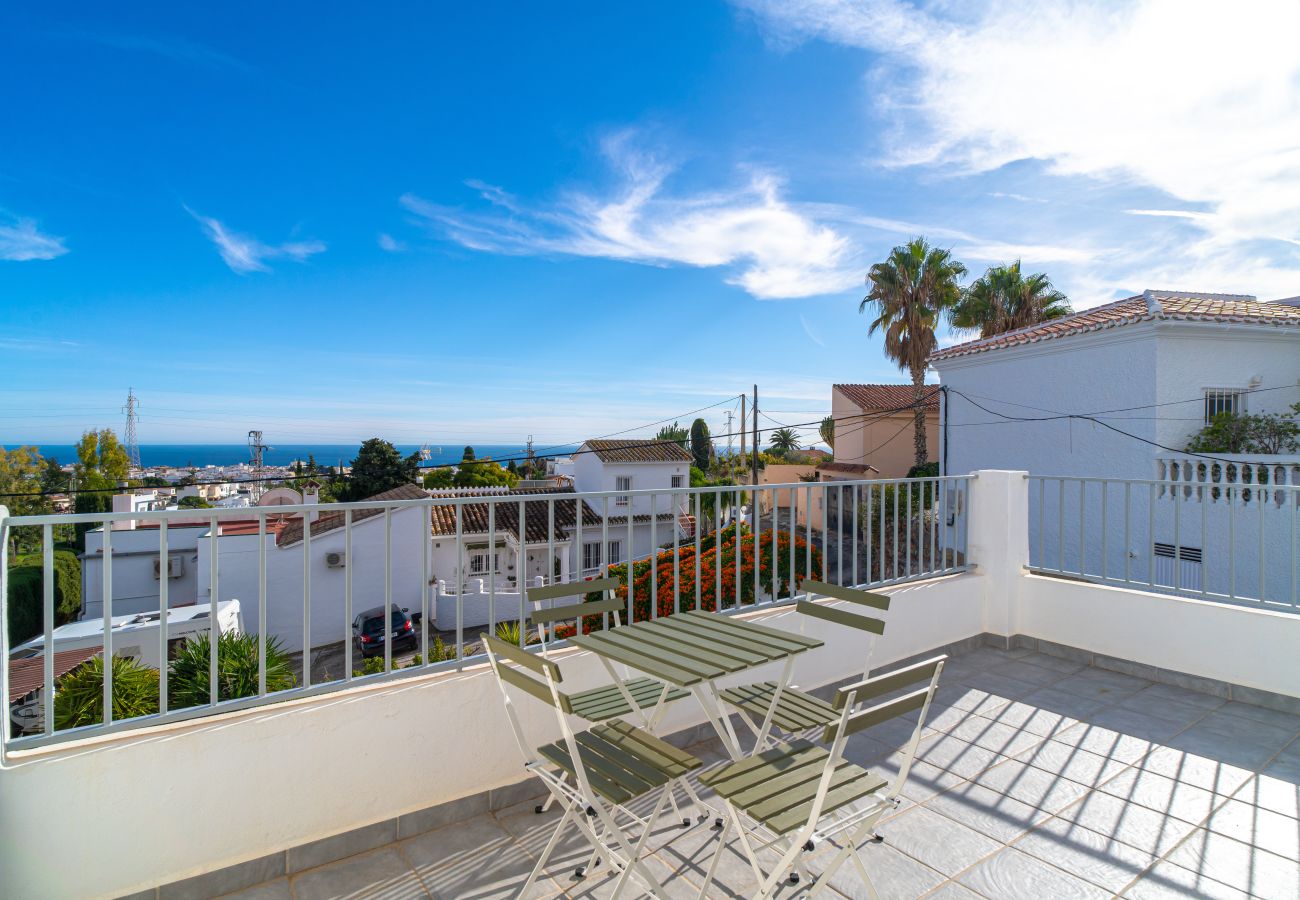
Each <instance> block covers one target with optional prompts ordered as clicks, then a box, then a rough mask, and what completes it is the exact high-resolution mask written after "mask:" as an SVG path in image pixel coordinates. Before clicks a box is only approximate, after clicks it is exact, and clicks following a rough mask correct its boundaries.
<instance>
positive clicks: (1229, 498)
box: [1223, 486, 1238, 600]
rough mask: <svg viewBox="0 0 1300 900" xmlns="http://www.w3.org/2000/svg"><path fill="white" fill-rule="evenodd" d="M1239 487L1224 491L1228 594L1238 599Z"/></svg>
mask: <svg viewBox="0 0 1300 900" xmlns="http://www.w3.org/2000/svg"><path fill="white" fill-rule="evenodd" d="M1237 490H1238V489H1237V488H1234V487H1233V486H1229V487H1227V488H1226V489H1225V491H1224V498H1225V501H1226V502H1225V503H1224V504H1223V508H1224V511H1225V512H1227V514H1228V596H1229V597H1231V598H1232V599H1234V600H1235V599H1237V510H1236V504H1237V501H1236V500H1235V499H1234V497H1233V495H1234V492H1235V491H1237Z"/></svg>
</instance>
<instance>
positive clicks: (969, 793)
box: [925, 783, 1050, 843]
mask: <svg viewBox="0 0 1300 900" xmlns="http://www.w3.org/2000/svg"><path fill="white" fill-rule="evenodd" d="M925 805H926V808H928V809H932V810H934V811H935V812H937V813H939V814H941V815H944V816H947V817H948V818H950V819H953V820H954V821H957V822H960V823H961V824H963V825H965V826H966V827H967V828H972V829H974V830H975V831H978V832H979V833H980V834H982V835H985V836H987V837H990V838H993V840H995V841H998V842H1000V843H1007V842H1009V841H1013V840H1015V839H1016V838H1018V837H1020V835H1022V834H1024V833H1025V832H1026V831H1028V830H1029V829H1030V828H1033V827H1034V825H1036V824H1038V823H1039V822H1041V821H1043V820H1044V819H1046V818H1047V817H1048V816H1049V815H1050V813H1047V812H1044V811H1043V810H1041V809H1038V808H1037V807H1034V806H1030V805H1029V804H1028V803H1022V802H1020V801H1019V800H1015V799H1013V798H1011V797H1007V796H1005V795H1003V794H999V793H998V792H996V791H992V790H989V789H988V788H986V787H982V786H980V785H978V784H974V783H971V784H963V785H958V786H957V787H955V788H953V789H952V790H950V791H944V792H943V793H942V794H939V795H938V796H935V797H932V798H930V799H929V800H927V801H926V803H925Z"/></svg>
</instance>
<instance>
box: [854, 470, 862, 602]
mask: <svg viewBox="0 0 1300 900" xmlns="http://www.w3.org/2000/svg"><path fill="white" fill-rule="evenodd" d="M860 487H861V485H860V484H858V483H857V482H856V481H855V482H854V483H853V586H854V587H860V586H861V585H862V582H861V581H860V580H858V508H859V506H860V505H861V503H862V492H861V491H860V490H859V488H860Z"/></svg>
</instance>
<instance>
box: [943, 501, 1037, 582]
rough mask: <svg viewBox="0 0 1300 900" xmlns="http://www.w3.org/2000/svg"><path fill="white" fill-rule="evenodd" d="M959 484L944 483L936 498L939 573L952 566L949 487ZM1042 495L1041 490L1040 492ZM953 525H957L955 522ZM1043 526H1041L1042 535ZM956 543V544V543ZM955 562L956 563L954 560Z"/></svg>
mask: <svg viewBox="0 0 1300 900" xmlns="http://www.w3.org/2000/svg"><path fill="white" fill-rule="evenodd" d="M956 483H957V482H955V481H953V482H949V481H944V482H943V483H942V484H940V485H939V486H938V491H939V496H938V497H937V498H936V507H935V508H936V511H937V513H938V537H937V538H936V543H938V544H939V545H940V546H939V571H940V572H947V571H948V569H950V568H951V566H949V565H948V485H949V484H956ZM1040 493H1041V490H1040ZM953 524H954V525H955V524H956V520H954V522H953ZM1041 530H1042V526H1041V523H1040V525H1039V531H1040V533H1041ZM954 543H955V542H954ZM953 562H956V560H955V559H954V560H953Z"/></svg>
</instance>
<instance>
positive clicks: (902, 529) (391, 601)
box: [0, 476, 973, 752]
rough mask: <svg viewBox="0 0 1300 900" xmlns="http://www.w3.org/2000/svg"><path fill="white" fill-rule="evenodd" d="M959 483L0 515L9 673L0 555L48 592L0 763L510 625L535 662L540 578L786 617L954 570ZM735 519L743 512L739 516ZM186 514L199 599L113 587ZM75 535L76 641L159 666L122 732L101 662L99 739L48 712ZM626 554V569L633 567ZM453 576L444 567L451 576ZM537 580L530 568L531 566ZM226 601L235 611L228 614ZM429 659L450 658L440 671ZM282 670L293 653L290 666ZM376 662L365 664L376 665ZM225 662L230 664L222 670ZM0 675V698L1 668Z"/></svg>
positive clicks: (321, 681) (653, 611)
mask: <svg viewBox="0 0 1300 900" xmlns="http://www.w3.org/2000/svg"><path fill="white" fill-rule="evenodd" d="M971 477H973V476H947V477H936V478H922V479H889V480H871V481H855V482H811V483H810V482H799V483H795V484H780V485H759V486H752V485H733V486H717V487H704V488H679V489H665V490H633V491H627V490H621V491H605V492H590V493H576V492H573V491H564V490H561V491H556V492H553V493H544V492H542V493H539V492H533V491H529V492H526V493H517V494H506V495H497V494H477V495H475V496H456V497H448V496H437V497H426V498H424V499H415V500H387V501H373V500H369V501H360V502H354V503H336V504H323V505H315V504H305V505H296V506H269V507H253V508H250V509H210V510H202V511H196V510H154V511H141V512H123V513H90V514H77V515H35V516H9V515H8V512H7V510H6V509H5V508H4V507H0V598H4V600H3V605H4V608H3V610H0V613H2V614H0V647H3V650H4V653H5V658H6V659H9V658H10V653H11V651H12V650H13V648H14V647H15V646H17V645H18V644H19V643H21V642H22V640H24V639H26V638H27V637H28V636H27V635H18V636H14V635H11V634H10V633H9V629H8V625H7V623H8V621H9V609H8V603H9V600H8V597H9V594H8V585H7V580H8V578H9V575H10V570H9V568H8V561H7V558H6V557H7V553H8V548H9V545H10V543H11V538H13V539H15V540H21V541H22V542H24V543H25V544H26V545H27V546H28V547H29V548H31V547H37V548H38V549H37V551H36V552H37V553H38V555H39V558H40V560H41V563H40V568H41V577H42V595H41V610H40V615H39V617H38V618H39V623H40V629H39V630H38V631H37V633H36V635H35V636H34V637H33V639H32V642H31V648H30V655H31V657H32V659H33V660H36V659H39V660H40V663H39V664H40V666H41V677H40V678H39V679H38V681H39V686H38V687H37V688H36V689H35V690H34V691H33V692H32V695H34V696H35V697H36V702H39V703H40V704H41V706H42V710H41V714H40V716H39V717H38V718H37V720H36V721H35V722H33V723H31V725H29V726H24V728H23V729H22V730H23V732H24V733H14V731H15V726H14V722H13V720H12V718H11V716H9V715H6V716H5V723H4V732H3V737H4V741H3V749H4V750H5V751H6V752H7V751H9V750H15V749H21V748H27V747H36V746H41V745H44V744H50V743H56V742H61V741H67V740H72V739H76V738H82V737H88V736H93V735H97V734H103V733H110V732H114V731H118V730H122V729H126V728H139V727H145V726H150V725H155V724H161V723H165V722H173V721H180V720H185V719H193V718H196V717H202V716H208V715H213V714H216V713H221V712H225V711H229V710H237V709H242V708H247V707H253V706H258V705H262V704H266V703H272V702H279V701H282V700H287V699H293V698H298V697H304V696H311V695H315V694H321V693H327V692H331V691H337V690H340V689H342V688H344V687H347V686H349V685H350V684H352V683H354V682H365V683H371V682H375V681H383V680H387V679H400V678H404V677H410V676H412V675H418V674H421V673H424V672H428V671H430V670H437V669H441V668H457V667H460V666H463V665H465V663H466V661H467V660H470V659H473V660H474V661H475V662H477V661H480V660H481V659H482V657H481V656H479V654H481V653H482V648H481V641H479V639H478V636H479V635H480V634H481V633H483V632H484V631H495V630H497V629H498V628H499V627H501V626H502V625H506V626H509V627H510V629H511V630H510V633H511V634H512V636H517V637H516V639H517V640H518V641H519V642H520V644H521V645H524V646H526V647H529V648H530V649H540V648H539V647H537V646H535V645H534V642H533V640H532V638H533V637H534V636H533V635H532V634H531V633H530V630H529V628H528V613H529V604H528V599H527V598H528V590H529V588H530V587H531V586H532V585H533V583H534V582H535V581H536V580H537V579H538V578H539V577H540V578H541V580H542V581H543V582H546V583H551V582H554V581H558V580H561V579H560V578H558V577H557V575H556V572H557V571H558V569H559V568H564V570H565V571H566V572H567V573H570V574H569V575H568V576H567V578H568V580H571V581H581V580H583V578H584V577H589V576H590V575H604V574H612V575H617V576H620V577H621V580H622V581H623V584H624V588H623V592H624V594H625V596H626V600H627V604H628V616H629V618H631V619H639V618H644V617H654V616H660V615H668V614H672V613H674V612H679V611H683V610H688V609H716V610H718V611H720V612H733V611H737V610H743V609H752V608H754V607H755V606H762V605H768V604H775V603H783V602H790V601H791V600H793V599H794V597H795V596H796V594H797V592H798V591H797V584H798V580H799V579H800V578H802V577H804V576H805V575H811V576H813V577H816V578H819V579H820V580H822V581H828V582H833V583H837V584H844V585H854V586H859V587H869V586H880V585H889V584H898V583H903V582H908V581H915V580H920V579H924V578H930V577H935V576H939V575H945V574H951V573H955V572H960V571H964V570H965V569H967V568H968V565H967V560H966V553H967V521H968V507H969V503H970V491H969V487H970V485H969V482H970V478H971ZM764 494H770V496H768V497H764V496H763V495H764ZM624 495H627V496H629V497H631V498H649V499H648V503H647V506H648V507H649V508H650V509H651V510H652V514H651V515H649V516H647V517H641V518H638V517H637V516H636V515H626V514H622V515H620V513H621V512H622V511H623V509H625V508H620V507H618V506H617V505H616V499H615V498H617V497H620V496H624ZM665 495H666V499H665ZM756 501H757V502H756ZM778 501H779V502H778ZM635 502H637V503H638V504H639V503H641V502H643V501H641V500H639V499H638V500H636V501H635ZM746 504H747V506H748V510H749V512H748V513H747V514H746V515H744V516H736V515H733V513H734V511H736V510H739V509H741V507H742V505H746ZM682 509H685V510H688V514H689V515H693V516H694V523H695V527H694V528H693V529H691V530H690V533H689V534H688V533H687V531H686V530H685V529H684V528H683V526H682V522H681V520H680V518H679V517H678V516H677V513H678V512H679V511H680V510H682ZM655 510H661V511H663V512H668V511H672V513H671V514H670V515H669V517H668V518H667V519H664V517H662V516H660V515H656V514H654V512H653V511H655ZM557 512H558V513H560V515H559V517H558V520H557ZM196 519H197V520H199V521H200V522H201V523H202V528H203V532H201V536H200V537H199V538H198V539H197V548H198V549H197V551H194V552H195V555H196V557H197V563H198V564H197V566H196V569H197V571H198V575H197V579H198V580H197V582H196V583H195V586H194V587H193V588H192V590H193V591H194V592H195V593H194V596H193V597H190V596H188V595H187V596H186V597H183V598H182V597H175V598H174V597H170V596H169V593H170V592H171V590H172V588H171V586H170V584H169V582H170V581H171V579H168V578H160V579H158V580H157V581H152V582H151V583H152V585H153V587H154V589H155V590H156V592H157V596H156V597H153V596H150V597H148V598H146V599H145V600H144V601H141V600H140V599H139V592H138V591H133V588H132V587H131V586H129V585H124V584H123V583H122V581H123V579H124V578H126V576H127V574H128V572H127V567H126V565H125V563H126V561H128V560H130V559H135V558H138V557H139V556H141V555H142V554H141V553H140V552H139V551H138V550H137V551H136V552H133V553H126V552H125V551H123V555H122V556H121V558H120V560H119V561H121V562H123V567H122V568H123V572H122V573H121V574H120V575H118V576H116V577H115V574H114V558H115V556H117V555H118V554H117V552H116V551H115V550H114V545H115V544H124V542H126V541H128V540H131V541H134V542H135V543H136V544H141V543H147V545H148V549H149V551H150V553H152V552H153V551H154V550H156V552H157V558H158V559H163V558H167V557H168V555H169V547H171V546H173V539H174V536H173V532H176V536H175V540H176V544H175V545H176V546H179V537H180V531H179V529H181V528H182V527H193V526H194V523H195V522H196ZM611 519H613V520H616V521H611ZM484 522H486V525H484V524H483V523H484ZM117 523H128V524H130V525H134V526H140V527H132V528H129V529H128V530H118V528H116V527H114V526H115V524H117ZM223 523H224V524H223ZM236 523H238V524H236ZM76 525H82V526H87V525H89V526H98V527H99V528H101V529H102V532H101V533H100V534H99V535H98V537H99V538H100V540H101V541H102V554H94V555H93V556H94V559H93V560H92V559H87V560H85V561H84V562H85V563H91V562H94V563H95V564H96V565H97V568H96V569H95V570H94V575H95V579H94V583H93V584H92V583H88V582H87V581H86V578H87V577H88V576H87V575H86V574H85V571H84V570H83V589H84V590H83V600H85V599H87V598H86V596H85V595H86V594H88V593H90V592H93V593H94V594H95V595H97V597H98V598H99V601H100V604H101V612H102V617H100V616H98V615H97V616H96V618H95V622H96V624H95V625H94V626H93V628H91V629H87V627H86V623H85V622H82V623H80V627H79V628H78V629H77V630H78V631H79V632H80V633H81V635H82V637H83V638H84V637H85V635H86V633H88V632H89V631H93V632H94V634H95V635H97V637H95V638H94V640H95V642H96V646H97V647H98V648H99V650H100V652H101V653H102V650H103V648H109V652H110V654H112V655H113V656H131V657H133V658H135V659H137V660H139V659H141V658H142V657H147V658H148V659H149V660H157V661H159V662H158V696H157V701H158V702H157V705H156V708H157V711H156V712H149V713H147V714H143V715H133V716H132V717H131V718H127V719H124V720H118V719H117V718H116V717H115V716H114V704H113V700H114V683H113V682H114V678H113V667H112V666H105V667H104V672H105V677H104V678H103V686H102V688H103V694H102V707H101V708H100V711H99V715H98V717H97V719H96V720H95V721H93V722H92V723H91V724H82V725H76V726H70V727H66V728H56V723H55V712H54V710H55V706H56V702H55V698H57V697H58V692H59V688H60V684H61V682H60V681H58V680H56V678H55V674H54V666H55V656H56V653H57V652H58V651H59V650H60V649H61V648H62V647H63V646H64V643H63V639H62V635H61V631H60V629H59V628H58V627H57V626H56V621H55V588H54V578H53V575H54V546H55V543H56V541H57V540H58V539H59V538H60V537H62V536H64V535H63V532H66V531H70V530H71V529H72V527H73V526H76ZM105 526H107V527H105ZM298 528H301V535H300V536H299V535H298V534H297V529H298ZM190 537H191V543H190V544H189V545H188V546H195V542H194V541H193V535H190ZM584 538H585V539H586V540H587V541H589V542H592V543H594V542H595V541H597V540H599V542H600V546H601V548H602V549H601V564H600V566H599V567H598V569H594V570H593V569H590V567H588V568H587V569H586V570H584V568H583V565H582V563H583V559H582V553H583V547H582V545H583V542H584ZM614 540H617V541H618V542H620V543H621V544H622V546H621V547H620V548H619V551H618V552H619V558H620V559H622V560H625V561H624V562H621V563H617V564H612V563H609V562H608V561H607V559H606V554H607V553H608V551H609V548H610V544H611V541H614ZM241 542H242V543H241ZM471 544H472V545H474V546H475V547H476V548H481V547H484V546H486V547H489V548H498V552H500V553H503V554H506V556H508V557H509V558H511V559H513V560H514V563H513V567H512V568H513V569H514V573H513V574H514V577H515V582H514V583H515V584H520V583H522V584H523V586H524V589H523V590H522V591H520V590H518V588H516V589H515V590H513V591H501V590H499V588H500V586H501V582H500V580H499V579H494V578H484V579H483V580H482V581H483V587H482V589H481V590H479V585H478V584H474V585H473V586H472V588H471V582H473V581H474V580H475V577H474V576H472V575H471V574H470V573H469V572H468V571H467V566H466V565H465V564H464V561H465V560H466V555H465V554H466V549H467V547H468V546H469V545H471ZM755 548H757V549H755ZM557 550H558V551H559V552H561V553H565V554H571V556H570V557H569V559H568V560H567V564H564V565H561V562H563V561H559V557H557V555H556V553H557ZM187 552H188V551H187ZM629 559H630V560H632V562H631V563H630V564H629V563H628V562H626V560H629ZM452 561H454V565H452V564H449V563H450V562H452ZM557 561H558V562H557ZM507 565H509V563H507ZM530 565H531V566H532V567H533V569H534V570H535V569H538V568H541V569H542V571H532V570H530V568H529V567H530ZM629 566H630V568H631V575H630V577H629V573H628V569H629ZM435 571H450V572H458V573H459V574H457V575H455V576H454V577H453V578H452V579H451V581H452V583H451V584H448V583H447V582H446V580H445V579H444V580H443V581H442V583H441V584H440V582H439V579H438V578H436V577H435V575H434V573H435ZM629 585H630V586H629ZM177 589H178V590H179V587H178V588H177ZM471 592H473V593H471ZM127 597H130V598H132V599H130V600H127V599H126V598H127ZM230 600H238V601H239V603H238V604H235V605H233V606H232V605H231V604H229V602H228V601H230ZM471 600H472V601H473V602H478V603H482V604H483V611H484V613H485V620H484V622H483V623H482V624H481V625H480V624H472V623H469V622H467V616H466V613H467V609H466V604H467V603H469V602H471ZM178 601H188V602H193V603H197V604H198V608H199V609H200V610H201V611H200V612H199V613H197V614H196V617H199V618H204V619H205V623H204V624H205V625H206V627H207V636H208V638H209V657H208V660H207V662H208V667H207V668H208V671H207V675H208V679H207V684H208V695H207V697H206V700H207V702H205V703H200V704H198V705H194V706H188V707H185V708H176V706H175V704H174V703H173V702H169V699H170V698H171V697H172V696H173V692H172V690H171V688H172V687H173V682H175V681H176V679H177V678H178V676H177V674H176V673H175V672H173V671H172V666H171V665H170V664H168V663H166V662H165V661H166V660H168V659H169V657H170V652H169V651H174V649H175V648H174V647H173V646H172V643H173V639H175V638H176V634H175V633H174V632H173V631H172V629H173V628H174V626H173V625H171V624H170V622H169V620H170V619H171V618H172V616H171V615H170V614H169V615H167V616H162V615H157V614H158V612H159V611H160V610H162V609H168V610H174V609H175V608H176V605H177V602H178ZM115 602H116V603H118V605H119V607H125V606H127V605H133V606H134V607H135V608H132V609H123V608H120V609H119V613H121V612H132V613H134V612H143V613H148V612H149V609H148V608H145V609H144V610H143V611H142V610H141V609H140V608H139V607H140V604H141V602H144V603H145V604H146V605H148V604H152V612H153V613H154V615H155V616H156V620H157V633H156V634H149V636H148V637H146V638H144V640H147V641H154V640H156V642H157V643H156V645H154V646H151V647H150V652H149V653H148V654H145V653H142V652H140V651H139V646H138V645H139V644H140V643H141V637H140V634H141V631H140V629H139V627H137V628H136V629H135V631H134V632H133V635H132V638H131V642H132V646H129V647H128V646H125V638H124V636H123V633H122V632H121V631H120V630H115V629H116V628H117V625H120V623H121V620H122V616H121V615H120V614H118V615H117V616H116V623H117V624H115V613H114V604H115ZM219 604H221V605H222V611H223V615H225V616H226V618H227V619H229V615H230V609H231V608H236V609H239V610H240V614H241V615H242V623H241V625H240V626H239V627H240V629H241V630H243V631H245V632H251V633H254V634H255V635H257V636H258V637H256V638H254V641H255V643H256V645H257V653H256V655H257V667H256V668H257V678H256V689H255V690H253V689H251V688H250V689H248V690H246V691H245V692H244V694H243V695H239V696H224V695H219V694H218V685H219V683H221V678H219V677H218V676H219V670H221V668H222V666H223V665H224V664H225V662H226V660H225V659H224V658H219V655H220V654H219V647H220V634H221V633H222V632H223V630H225V629H226V627H227V626H224V625H222V624H219V622H220V620H219V616H218V605H219ZM394 606H396V607H397V608H398V609H400V610H403V611H404V612H407V613H409V614H410V618H411V620H412V624H411V626H410V627H409V628H408V627H407V626H406V625H405V624H402V625H401V626H400V628H399V631H398V633H397V634H396V635H394V633H393V632H392V631H391V629H390V631H387V632H384V639H383V656H382V665H380V664H378V663H372V664H371V666H369V667H367V666H366V665H364V664H363V663H364V660H363V657H364V650H365V648H364V647H363V646H362V645H361V644H360V643H358V635H356V634H354V631H353V623H354V621H355V620H356V619H357V617H358V615H359V614H362V615H364V613H365V611H366V610H368V609H371V608H372V607H378V610H375V611H376V612H378V611H379V610H382V609H390V610H391V609H392V607H394ZM439 610H442V611H443V612H441V613H440V612H439ZM146 618H148V617H146ZM399 618H400V617H399ZM416 620H418V621H416ZM192 631H193V629H191V630H190V632H189V633H192ZM187 634H188V633H187ZM403 637H405V638H409V640H408V643H409V644H411V645H412V646H411V647H410V648H409V649H408V650H406V651H398V650H396V649H395V647H394V644H395V643H397V639H400V638H403ZM270 638H274V639H276V641H278V642H281V643H283V644H285V645H287V646H288V648H289V649H290V650H292V651H295V652H296V653H300V654H301V655H300V657H296V662H294V665H295V666H296V671H295V672H294V675H295V679H294V685H293V686H292V687H290V688H287V689H282V690H276V689H274V688H268V683H267V653H268V647H269V646H273V644H272V642H271V641H270V640H269V639H270ZM550 646H552V647H554V646H556V645H555V644H554V643H551V644H550ZM155 648H156V649H155ZM440 648H441V652H442V656H441V658H435V657H437V656H438V652H437V651H439V649H440ZM412 651H415V652H416V653H418V657H417V656H414V655H413V654H412ZM291 658H295V657H294V656H293V655H292V654H291ZM378 658H379V656H378V653H376V654H375V656H374V659H376V660H377V659H378ZM230 664H231V665H232V666H233V665H234V661H233V659H232V660H231V662H230ZM11 665H26V666H27V667H28V670H29V672H30V670H31V669H32V668H33V667H34V666H35V665H36V663H35V662H27V663H20V662H18V661H14V662H11ZM0 669H2V671H0V680H2V681H3V683H4V687H5V695H6V696H8V695H9V691H8V687H9V684H8V682H9V676H10V666H4V667H0ZM373 669H378V671H372V670H373ZM19 699H20V700H22V699H24V698H19ZM26 699H27V700H29V701H30V700H31V697H28V698H26Z"/></svg>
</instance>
